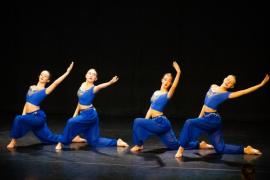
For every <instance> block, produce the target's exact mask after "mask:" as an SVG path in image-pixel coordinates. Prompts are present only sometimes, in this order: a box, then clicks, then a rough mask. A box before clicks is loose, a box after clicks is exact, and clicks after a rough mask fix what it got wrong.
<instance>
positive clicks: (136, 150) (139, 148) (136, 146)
mask: <svg viewBox="0 0 270 180" xmlns="http://www.w3.org/2000/svg"><path fill="white" fill-rule="evenodd" d="M141 150H143V146H138V145H135V146H133V148H131V149H130V151H131V152H138V151H141Z"/></svg>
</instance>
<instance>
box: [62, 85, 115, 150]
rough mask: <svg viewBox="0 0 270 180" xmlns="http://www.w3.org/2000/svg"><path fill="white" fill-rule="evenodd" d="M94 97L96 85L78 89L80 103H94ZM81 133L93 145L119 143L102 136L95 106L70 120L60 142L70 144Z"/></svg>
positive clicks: (107, 145) (106, 145) (103, 145)
mask: <svg viewBox="0 0 270 180" xmlns="http://www.w3.org/2000/svg"><path fill="white" fill-rule="evenodd" d="M94 97H95V94H94V86H93V87H91V88H89V89H88V90H86V91H82V90H81V89H79V90H78V98H79V104H81V105H88V106H90V105H92V102H93V100H94ZM81 133H82V134H83V135H84V136H85V138H86V140H87V143H88V144H89V145H91V146H93V147H109V146H116V145H117V140H116V139H108V138H102V137H100V133H99V119H98V114H97V111H96V109H95V108H94V107H93V106H90V107H89V108H88V109H85V110H81V111H80V114H79V115H77V116H76V117H73V118H70V119H69V120H68V122H67V125H66V127H65V129H64V133H63V135H62V136H61V138H60V141H59V142H61V143H63V144H70V143H71V142H72V139H73V138H74V137H75V136H77V135H78V134H81Z"/></svg>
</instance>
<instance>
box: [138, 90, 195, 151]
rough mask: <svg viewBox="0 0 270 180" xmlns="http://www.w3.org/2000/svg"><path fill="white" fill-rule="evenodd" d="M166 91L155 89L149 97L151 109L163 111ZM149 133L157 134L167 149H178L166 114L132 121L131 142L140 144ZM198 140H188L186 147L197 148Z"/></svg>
mask: <svg viewBox="0 0 270 180" xmlns="http://www.w3.org/2000/svg"><path fill="white" fill-rule="evenodd" d="M168 100H169V99H168V93H161V92H160V91H155V93H154V94H153V96H152V98H151V106H150V107H151V109H154V110H156V111H159V112H163V110H164V108H165V106H166V104H167V103H168ZM151 135H157V136H158V137H159V138H160V139H161V141H162V142H163V143H164V144H165V146H166V147H167V148H168V149H178V147H179V145H178V142H177V139H176V137H175V134H174V132H173V130H172V127H171V123H170V121H169V120H168V119H167V118H166V116H164V115H162V116H158V117H154V118H152V119H145V118H136V119H135V120H134V122H133V143H134V144H135V145H138V146H141V145H143V143H144V141H145V140H146V139H147V138H148V137H149V136H151ZM198 145H199V144H198V142H190V143H189V146H188V147H187V149H195V148H198Z"/></svg>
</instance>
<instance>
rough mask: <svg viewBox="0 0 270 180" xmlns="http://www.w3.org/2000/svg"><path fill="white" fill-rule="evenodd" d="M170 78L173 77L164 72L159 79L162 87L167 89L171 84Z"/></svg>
mask: <svg viewBox="0 0 270 180" xmlns="http://www.w3.org/2000/svg"><path fill="white" fill-rule="evenodd" d="M172 78H173V77H172V75H171V74H170V73H167V74H165V75H164V76H163V78H162V80H161V83H162V87H163V88H165V89H168V88H169V87H170V86H171V84H172Z"/></svg>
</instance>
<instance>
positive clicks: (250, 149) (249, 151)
mask: <svg viewBox="0 0 270 180" xmlns="http://www.w3.org/2000/svg"><path fill="white" fill-rule="evenodd" d="M244 153H245V154H254V155H261V154H262V153H261V151H259V150H258V149H255V148H253V147H251V146H247V147H245V148H244Z"/></svg>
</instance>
